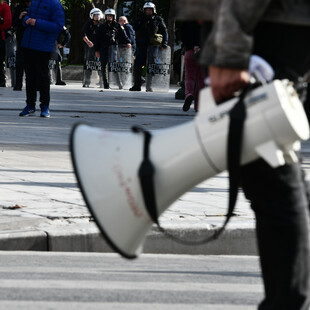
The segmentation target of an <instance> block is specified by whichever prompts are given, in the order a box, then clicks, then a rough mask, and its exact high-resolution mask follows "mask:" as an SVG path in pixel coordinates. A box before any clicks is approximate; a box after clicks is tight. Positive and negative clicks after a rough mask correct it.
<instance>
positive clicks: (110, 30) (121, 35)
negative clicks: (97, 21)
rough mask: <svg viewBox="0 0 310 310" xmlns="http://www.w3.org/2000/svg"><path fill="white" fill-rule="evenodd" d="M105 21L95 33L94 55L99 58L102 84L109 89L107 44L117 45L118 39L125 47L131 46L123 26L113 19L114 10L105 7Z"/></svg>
mask: <svg viewBox="0 0 310 310" xmlns="http://www.w3.org/2000/svg"><path fill="white" fill-rule="evenodd" d="M104 15H105V22H104V23H103V24H101V25H100V27H99V30H98V32H97V34H96V41H95V42H96V43H95V50H96V57H99V58H100V61H101V70H102V77H103V84H104V88H105V89H109V88H110V86H109V82H108V76H107V64H108V59H109V46H111V45H118V43H119V41H121V42H122V43H125V44H127V48H131V44H130V40H129V38H128V36H127V34H126V31H125V29H124V27H123V26H121V25H120V23H118V22H117V21H116V20H115V16H116V14H115V10H113V9H107V10H106V11H105V12H104Z"/></svg>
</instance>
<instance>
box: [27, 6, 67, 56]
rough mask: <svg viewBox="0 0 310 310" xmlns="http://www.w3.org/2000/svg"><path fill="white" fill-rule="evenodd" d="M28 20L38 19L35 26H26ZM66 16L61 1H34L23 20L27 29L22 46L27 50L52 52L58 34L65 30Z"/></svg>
mask: <svg viewBox="0 0 310 310" xmlns="http://www.w3.org/2000/svg"><path fill="white" fill-rule="evenodd" d="M28 18H34V19H36V24H35V25H34V26H30V25H26V23H25V21H26V20H27V19H28ZM64 22H65V14H64V10H63V7H62V5H61V3H60V1H59V0H32V1H31V5H30V7H29V10H28V13H27V15H26V16H25V17H24V19H23V25H24V26H25V27H26V29H25V32H24V36H23V40H22V46H23V47H25V48H29V49H33V50H38V51H43V52H52V51H53V50H54V47H55V41H56V40H57V37H58V34H59V33H60V31H61V30H62V29H63V26H64Z"/></svg>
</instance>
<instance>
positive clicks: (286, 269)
mask: <svg viewBox="0 0 310 310" xmlns="http://www.w3.org/2000/svg"><path fill="white" fill-rule="evenodd" d="M309 35H310V29H309V28H306V27H298V26H291V27H290V26H287V25H276V24H270V25H268V24H263V25H260V26H259V27H257V29H256V32H255V47H254V54H255V53H256V54H258V55H260V56H262V57H263V58H265V59H266V60H267V61H268V62H269V63H270V64H271V65H272V66H273V68H274V69H275V71H276V78H289V79H291V80H294V79H296V78H297V77H298V76H302V75H303V74H304V73H305V72H307V71H308V70H309V64H310V40H309V39H308V38H309ZM283 36H285V38H283ZM241 185H242V188H243V191H244V193H245V195H246V197H247V198H248V199H249V200H250V201H251V206H252V208H253V210H254V212H255V216H256V228H257V229H256V232H257V240H258V249H259V254H260V261H261V268H262V274H263V280H264V286H265V299H264V300H263V301H262V303H261V304H260V306H259V309H260V310H286V309H287V310H306V309H307V310H308V309H309V307H310V250H309V248H310V241H309V233H310V231H309V219H310V217H309V199H308V197H309V194H308V186H307V185H306V183H305V181H304V177H303V172H302V170H301V167H300V164H299V163H296V164H287V165H285V166H282V167H279V168H276V169H273V168H271V167H270V166H269V165H268V164H267V163H266V162H265V161H263V160H262V159H260V160H256V161H255V162H253V163H250V164H248V165H245V166H243V167H242V169H241Z"/></svg>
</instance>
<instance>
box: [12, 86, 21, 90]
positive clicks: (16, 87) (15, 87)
mask: <svg viewBox="0 0 310 310" xmlns="http://www.w3.org/2000/svg"><path fill="white" fill-rule="evenodd" d="M13 90H22V88H21V86H14V88H13Z"/></svg>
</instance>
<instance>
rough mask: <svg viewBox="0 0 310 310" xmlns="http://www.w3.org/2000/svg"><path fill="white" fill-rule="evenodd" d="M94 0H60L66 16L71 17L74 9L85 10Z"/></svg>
mask: <svg viewBox="0 0 310 310" xmlns="http://www.w3.org/2000/svg"><path fill="white" fill-rule="evenodd" d="M91 2H92V0H60V3H61V4H62V6H63V8H64V10H65V12H66V15H68V16H70V13H71V10H72V8H85V7H86V5H87V4H89V3H91Z"/></svg>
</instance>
